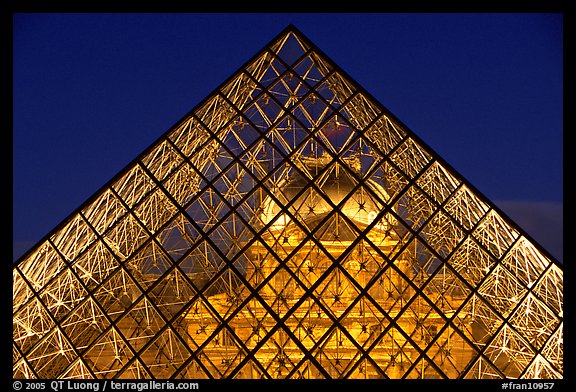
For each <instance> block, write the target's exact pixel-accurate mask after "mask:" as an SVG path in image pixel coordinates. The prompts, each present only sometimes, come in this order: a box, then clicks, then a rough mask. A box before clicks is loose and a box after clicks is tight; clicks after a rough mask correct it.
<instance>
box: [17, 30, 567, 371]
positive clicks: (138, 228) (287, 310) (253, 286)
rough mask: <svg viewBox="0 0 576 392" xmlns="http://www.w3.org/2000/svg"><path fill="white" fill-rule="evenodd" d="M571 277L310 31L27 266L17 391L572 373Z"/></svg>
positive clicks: (283, 40)
mask: <svg viewBox="0 0 576 392" xmlns="http://www.w3.org/2000/svg"><path fill="white" fill-rule="evenodd" d="M562 284H563V268H562V265H561V264H559V263H558V262H557V261H556V260H554V259H553V258H552V257H551V256H550V255H549V254H548V253H546V252H545V251H543V250H542V249H541V247H540V246H539V245H538V244H536V243H534V242H533V241H532V240H531V239H530V238H529V237H528V236H527V235H526V234H525V233H524V232H523V231H522V230H521V229H520V228H519V227H517V226H516V225H515V224H514V223H513V222H512V221H511V220H510V219H509V218H508V217H506V216H504V215H503V214H502V213H501V212H500V211H499V210H498V209H496V208H495V207H494V205H493V204H492V203H491V202H490V201H489V200H487V199H486V198H485V197H484V196H482V195H481V194H480V193H479V192H478V191H476V189H475V188H473V187H472V185H470V184H469V183H468V182H467V181H466V180H465V179H463V178H462V177H461V176H460V175H459V174H458V173H457V172H456V171H455V170H454V169H452V168H451V167H450V166H449V165H448V164H447V163H446V162H444V161H443V160H442V158H441V157H439V156H438V155H437V154H436V153H435V152H433V151H432V150H431V149H430V148H429V147H427V146H426V145H425V143H423V142H422V141H421V140H420V139H419V138H418V137H417V136H416V135H415V134H414V133H413V132H412V131H411V130H409V129H408V128H407V127H406V126H404V125H403V124H402V123H401V122H400V121H398V120H397V119H396V118H395V117H394V116H393V115H392V114H391V113H389V112H388V111H387V109H386V108H385V107H383V106H382V105H381V104H380V103H378V102H377V101H376V100H375V99H374V98H373V97H372V96H371V95H370V94H369V93H368V92H367V91H366V90H364V89H363V88H361V87H360V86H359V85H358V84H357V83H356V82H354V81H353V80H352V79H351V78H350V77H349V76H348V75H347V74H346V73H345V72H344V71H342V70H341V69H340V68H339V67H338V66H337V65H336V64H334V63H333V62H332V61H331V60H330V59H329V58H328V57H327V56H326V55H325V54H324V53H323V52H321V51H320V50H319V49H318V48H317V47H316V46H315V45H314V44H313V43H311V42H310V41H309V40H308V39H307V38H306V37H305V36H304V35H303V34H302V33H301V32H300V31H298V30H297V29H296V28H295V27H294V26H289V27H287V28H286V29H285V30H284V31H283V32H281V33H280V34H279V35H278V36H277V37H276V38H275V39H273V40H272V41H271V42H270V44H268V45H267V46H266V47H265V48H264V49H262V50H261V51H260V52H259V53H258V54H257V55H255V56H254V57H253V58H252V59H251V60H249V61H248V62H247V63H246V64H245V65H244V66H243V67H242V68H241V69H240V70H238V71H237V72H236V73H235V74H234V75H232V76H231V77H230V78H229V79H228V80H226V81H225V82H224V83H223V84H222V85H221V86H220V87H219V88H217V89H216V90H215V91H214V92H213V93H212V94H211V95H210V96H209V97H207V98H206V99H205V100H204V101H202V102H201V103H200V104H199V105H198V106H197V107H196V108H195V109H193V110H192V111H191V112H190V113H188V114H187V115H186V116H185V117H184V118H183V119H182V120H181V121H180V122H179V123H178V124H177V125H176V126H174V127H173V128H172V129H170V130H168V131H167V132H166V133H165V134H164V135H162V136H161V137H160V138H159V139H158V140H157V141H156V142H155V143H154V144H153V145H152V146H150V147H149V148H148V149H147V150H146V151H144V152H143V153H142V154H141V155H140V156H138V157H137V159H135V160H134V161H133V163H132V164H130V165H129V166H128V167H126V168H125V169H124V170H122V172H120V173H119V174H118V175H117V176H116V177H114V178H113V179H112V180H111V181H110V182H109V183H107V184H106V185H105V186H104V187H103V188H102V189H101V190H100V191H98V192H97V193H96V194H95V195H94V196H92V197H91V198H90V199H89V200H88V201H87V202H86V203H85V204H83V205H82V206H81V207H80V208H78V209H77V210H76V211H75V212H74V213H73V214H72V215H71V216H69V217H68V218H67V219H66V220H65V221H64V222H62V224H60V225H59V226H58V227H57V228H56V229H54V230H53V231H52V232H51V233H50V234H49V235H47V236H46V237H45V238H44V240H42V241H41V242H40V243H38V244H37V245H36V246H35V247H34V248H32V249H31V250H30V251H29V252H28V253H27V254H25V255H24V256H23V257H21V258H20V259H19V260H18V262H17V263H16V264H15V265H14V268H13V376H14V377H15V378H130V379H136V378H161V379H166V378H187V379H202V378H251V379H255V378H265V379H268V378H272V379H274V378H562V376H563V363H562V362H563V361H562V358H563V352H562V351H563V340H562V339H563V338H562V336H563V334H562V325H563V294H562Z"/></svg>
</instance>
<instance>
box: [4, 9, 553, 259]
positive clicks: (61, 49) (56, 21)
mask: <svg viewBox="0 0 576 392" xmlns="http://www.w3.org/2000/svg"><path fill="white" fill-rule="evenodd" d="M290 23H292V24H294V25H295V26H296V27H297V28H298V29H299V30H301V31H302V33H304V34H305V35H306V36H307V37H308V38H310V40H312V42H314V43H315V44H316V45H317V46H318V47H319V48H320V49H321V50H323V51H324V52H325V53H326V54H327V55H328V56H329V57H330V58H331V59H332V60H334V61H335V62H336V63H337V64H338V65H339V66H340V67H341V68H342V69H344V70H345V71H346V72H347V73H348V74H349V75H350V76H351V77H352V78H353V79H355V80H356V81H357V82H358V83H359V84H360V85H361V86H363V87H364V88H365V89H366V90H367V91H368V92H370V93H371V94H372V95H373V96H374V97H375V98H376V99H378V100H379V101H380V102H381V103H382V104H383V105H384V106H386V107H387V108H388V109H389V110H390V111H391V112H392V113H394V114H395V115H396V116H397V117H398V118H399V119H400V120H401V121H402V122H404V124H406V125H407V126H408V127H409V128H410V129H412V131H414V132H415V133H416V134H418V136H420V138H421V139H423V140H424V141H425V142H426V143H427V144H428V145H429V146H430V147H431V148H432V149H433V150H434V151H436V152H437V153H438V154H440V155H441V156H442V157H443V158H444V159H445V160H446V161H447V162H448V163H449V164H450V165H452V167H453V168H454V169H456V170H457V171H458V172H459V173H460V174H461V175H463V176H464V177H465V178H466V179H467V180H468V181H469V182H470V183H471V184H472V185H474V186H475V187H476V188H478V189H479V190H480V191H481V192H482V193H483V194H484V195H485V196H486V197H488V198H489V199H490V200H492V201H493V202H494V203H495V204H496V205H497V206H499V207H500V208H501V209H502V210H503V211H504V212H505V213H506V214H508V216H510V217H511V218H512V219H513V220H515V221H516V223H518V225H519V226H520V227H522V228H523V229H524V230H525V231H527V232H528V234H530V235H531V236H532V237H533V238H534V239H535V240H536V241H538V242H540V244H541V245H542V246H543V247H544V248H545V249H547V250H548V251H549V252H550V253H551V254H552V255H553V256H555V257H556V258H558V259H559V260H560V261H562V257H563V255H562V203H563V199H562V192H563V189H562V185H563V183H562V170H563V167H562V162H563V157H562V137H563V133H562V125H563V124H562V118H563V112H562V106H563V101H562V92H563V91H562V87H563V79H562V72H563V70H562V64H563V51H562V46H563V42H562V38H563V37H562V15H561V14H538V13H532V14H515V13H506V14H343V13H341V14H281V13H279V14H90V13H87V14H29V13H26V14H15V15H14V40H13V42H14V63H13V64H14V95H13V97H14V132H13V140H14V146H13V162H14V205H13V214H14V215H13V219H14V220H13V234H14V244H13V247H14V255H13V258H14V260H15V259H17V258H18V257H19V256H20V255H21V254H23V253H24V252H25V251H27V250H28V249H29V248H31V247H32V246H33V245H34V244H35V243H36V242H37V241H39V240H40V239H41V238H42V237H44V236H45V235H46V234H48V233H49V232H50V231H51V230H52V229H53V228H54V227H55V226H56V225H57V224H59V223H60V222H61V221H62V220H64V219H65V218H66V217H67V216H68V215H69V214H70V213H72V212H73V211H74V210H75V209H76V208H78V207H79V206H80V205H81V204H82V203H83V202H84V201H85V200H86V199H87V198H88V197H90V196H91V195H92V194H94V193H95V192H96V191H97V190H98V189H99V188H100V187H101V186H103V185H104V184H105V183H106V182H107V181H108V180H109V179H110V178H112V177H113V176H114V175H115V174H116V173H118V172H119V171H120V170H122V169H123V168H124V167H125V166H126V165H127V164H128V163H129V162H130V161H132V160H133V159H134V158H135V157H136V156H137V155H138V154H140V153H141V152H142V151H143V150H144V149H145V148H146V147H148V146H149V145H150V144H151V143H152V142H154V141H155V140H156V139H157V138H158V137H159V136H161V135H162V134H163V133H164V132H165V131H167V130H168V129H169V128H170V127H171V126H172V125H174V124H175V123H176V122H177V121H178V120H179V119H180V118H182V117H183V116H184V115H185V114H186V113H187V112H188V111H189V110H191V109H192V108H193V107H195V106H196V105H197V104H198V103H199V102H200V101H201V100H202V99H203V98H205V97H206V96H207V95H209V94H210V93H211V92H212V91H213V90H214V89H215V88H216V87H218V85H220V83H222V82H223V81H224V80H225V79H226V78H228V77H229V76H230V75H231V74H232V73H234V72H235V71H236V70H237V69H238V68H239V67H240V66H242V65H243V64H244V63H245V62H246V61H247V60H248V59H249V58H250V57H252V56H253V55H254V54H255V53H256V52H258V51H259V50H260V49H262V47H263V46H264V45H265V44H267V43H268V42H269V41H270V40H271V39H272V38H274V37H275V36H276V35H277V34H278V33H279V32H280V31H281V30H282V29H284V28H285V27H286V26H287V25H288V24H290Z"/></svg>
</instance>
